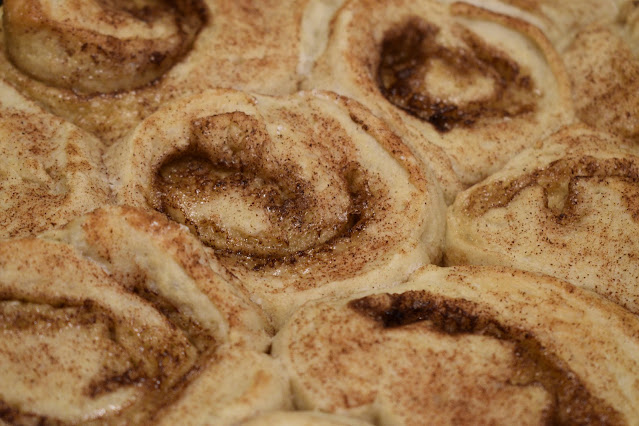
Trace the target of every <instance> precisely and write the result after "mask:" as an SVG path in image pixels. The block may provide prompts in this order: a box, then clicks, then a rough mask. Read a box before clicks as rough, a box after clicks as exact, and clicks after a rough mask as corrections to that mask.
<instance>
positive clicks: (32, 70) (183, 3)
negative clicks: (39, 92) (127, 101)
mask: <svg viewBox="0 0 639 426" xmlns="http://www.w3.org/2000/svg"><path fill="white" fill-rule="evenodd" d="M204 18H205V6H204V3H203V2H202V1H201V0H175V1H163V0H138V1H128V0H89V1H80V0H64V1H52V0H7V1H5V2H4V14H3V27H4V37H5V47H6V53H7V56H8V57H9V59H10V60H11V61H12V62H13V64H14V65H15V66H16V67H18V68H19V69H20V70H21V71H22V72H24V73H26V74H28V75H30V76H32V77H33V78H35V79H37V80H39V81H42V82H45V83H47V84H49V85H52V86H56V87H61V88H65V89H70V90H73V91H75V92H78V93H84V94H90V93H111V92H116V91H120V90H131V89H135V88H137V87H140V86H143V85H145V84H147V83H150V82H151V81H153V80H155V79H157V78H159V77H160V76H162V75H163V74H164V73H165V72H166V71H167V70H168V69H169V68H171V67H172V66H173V65H174V64H175V63H176V62H177V60H178V59H179V58H180V57H181V56H182V55H184V53H185V52H186V50H187V49H188V48H189V47H190V45H191V44H192V43H193V39H194V38H195V35H196V34H197V32H198V31H199V29H200V28H201V27H202V25H203V23H204Z"/></svg>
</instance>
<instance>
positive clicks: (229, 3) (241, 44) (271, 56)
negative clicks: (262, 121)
mask: <svg viewBox="0 0 639 426" xmlns="http://www.w3.org/2000/svg"><path fill="white" fill-rule="evenodd" d="M308 2H309V0H267V1H261V2H256V1H253V0H135V1H129V0H89V1H80V0H64V1H58V2H53V1H51V0H48V1H44V0H28V1H25V2H23V1H22V0H13V1H10V2H5V5H4V6H3V7H1V8H0V14H1V15H2V17H3V27H2V28H1V29H0V78H1V79H3V80H5V81H7V82H9V83H10V84H11V85H13V86H14V87H16V88H18V90H19V91H20V92H21V93H23V94H24V95H25V96H27V97H28V98H31V99H33V100H35V101H37V102H39V103H41V104H42V105H43V106H45V107H46V108H47V109H48V110H50V111H52V112H54V113H55V114H57V115H59V116H61V117H64V118H65V119H67V120H69V121H71V122H72V123H74V124H76V125H77V126H79V127H81V128H82V129H84V130H87V131H88V132H90V133H93V134H94V135H96V136H98V137H99V138H100V139H102V140H103V141H104V142H105V143H106V144H109V145H110V144H112V143H113V142H115V141H116V140H119V139H121V138H123V137H124V136H125V135H127V134H128V133H129V132H130V131H131V130H132V129H133V128H134V127H135V126H136V125H137V124H138V123H139V122H140V121H142V120H143V119H144V118H145V117H147V116H148V115H149V114H151V113H153V112H154V111H155V110H156V109H157V108H158V107H159V106H160V105H162V104H163V103H164V102H167V101H169V100H172V99H176V98H179V97H182V96H185V95H189V94H194V93H199V92H201V91H203V90H206V89H211V88H217V87H231V88H234V89H242V90H253V91H258V92H259V93H266V94H286V93H292V92H294V91H295V90H296V88H297V85H298V81H299V77H298V75H297V72H296V68H297V65H298V61H299V50H300V47H299V46H300V44H301V43H302V41H301V40H300V25H301V24H300V23H301V20H302V16H303V14H304V10H305V8H304V7H305V5H306V3H308ZM3 9H4V10H3ZM12 12H14V13H12ZM15 12H18V13H15ZM40 39H42V40H40ZM34 40H35V41H34ZM16 57H17V58H18V60H16Z"/></svg>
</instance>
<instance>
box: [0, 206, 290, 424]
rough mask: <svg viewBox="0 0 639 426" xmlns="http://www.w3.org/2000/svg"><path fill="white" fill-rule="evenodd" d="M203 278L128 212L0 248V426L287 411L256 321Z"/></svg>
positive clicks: (179, 243)
mask: <svg viewBox="0 0 639 426" xmlns="http://www.w3.org/2000/svg"><path fill="white" fill-rule="evenodd" d="M215 265H216V264H215V263H213V262H212V260H211V259H210V258H209V257H208V256H207V254H206V253H205V252H204V251H203V250H202V247H201V244H200V243H199V242H198V241H197V239H195V238H194V237H192V236H191V235H190V234H189V233H188V232H186V231H185V230H183V229H180V227H179V226H177V225H175V224H172V223H170V222H169V221H167V220H166V219H165V218H163V217H162V215H160V214H157V213H155V214H149V213H144V212H142V211H138V210H135V209H132V208H119V207H111V208H105V209H101V210H96V211H95V212H93V213H91V214H89V215H87V216H84V217H82V218H79V219H78V220H76V221H74V222H72V223H71V224H69V226H68V227H66V228H64V229H63V230H57V231H50V232H48V233H46V234H44V235H43V236H42V237H40V238H28V239H13V240H7V241H4V242H2V243H0V295H1V298H0V300H1V301H0V334H1V335H2V338H1V339H0V347H1V349H0V359H1V362H0V372H1V373H0V420H2V421H6V422H9V423H17V424H29V423H40V424H47V423H57V422H61V423H78V422H83V423H87V424H143V423H144V424H147V423H148V424H177V423H181V424H185V422H186V423H190V424H204V423H209V424H231V423H236V422H238V421H241V420H243V419H246V418H249V417H252V416H254V415H256V414H257V413H259V412H261V411H264V410H273V409H286V408H289V402H288V399H289V396H288V387H287V383H286V382H285V381H284V379H283V376H282V372H281V371H280V369H279V368H278V367H277V366H276V365H275V364H274V363H273V361H272V360H271V359H270V358H269V357H268V356H267V355H265V354H264V353H262V352H263V351H265V350H266V348H267V346H268V344H269V342H270V338H269V336H268V332H267V329H268V326H267V324H266V323H265V320H264V317H263V315H262V314H261V313H260V312H259V310H258V309H257V308H256V307H255V306H254V305H253V304H251V303H250V302H249V301H248V299H247V298H246V297H245V295H244V293H243V292H242V291H240V290H238V289H236V288H235V287H233V286H232V285H230V284H229V282H228V281H226V279H225V278H224V277H223V276H222V275H219V274H218V273H216V272H215V270H216V269H217V270H219V271H220V272H222V269H221V268H219V267H216V266H215ZM52 389H55V391H54V392H52Z"/></svg>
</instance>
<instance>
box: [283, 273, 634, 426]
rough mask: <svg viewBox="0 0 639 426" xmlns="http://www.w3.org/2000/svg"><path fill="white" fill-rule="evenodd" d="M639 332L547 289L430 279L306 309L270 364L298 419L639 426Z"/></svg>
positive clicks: (599, 306)
mask: <svg viewBox="0 0 639 426" xmlns="http://www.w3.org/2000/svg"><path fill="white" fill-rule="evenodd" d="M638 336H639V319H638V318H637V316H636V315H633V314H631V313H629V312H627V311H626V310H624V309H622V308H620V307H619V306H617V305H615V304H613V303H610V302H609V301H607V300H605V299H603V298H601V297H599V296H598V295H596V294H594V293H592V292H589V291H586V290H582V289H579V288H576V287H574V286H572V285H571V284H568V283H565V282H562V281H559V280H556V279H554V278H550V277H544V276H538V275H535V274H531V273H526V272H522V271H517V270H514V269H508V268H498V267H472V266H471V267H455V268H438V267H434V266H430V267H426V268H424V269H422V270H420V271H418V272H416V273H415V274H414V275H413V276H412V277H411V278H410V279H409V280H408V281H407V282H406V283H404V284H402V285H401V286H397V287H394V288H391V289H377V290H371V291H367V292H363V293H360V294H358V295H354V296H351V297H349V298H346V299H342V300H320V301H316V302H311V303H308V304H307V305H305V306H303V307H302V308H301V309H300V310H298V311H297V312H296V313H295V314H294V315H293V316H292V317H291V319H290V320H289V321H288V322H287V324H286V325H285V327H284V328H282V329H281V330H280V332H279V333H278V334H277V335H276V337H275V341H274V344H273V354H274V356H275V357H276V358H277V359H280V360H281V361H282V362H283V363H284V366H285V368H286V370H287V371H288V373H289V374H290V376H291V381H292V382H291V383H292V389H293V394H294V400H295V404H296V406H297V407H299V408H301V409H307V410H322V411H326V412H332V413H339V414H342V415H349V416H353V417H357V418H362V419H365V420H369V421H375V424H378V425H421V424H424V421H425V419H426V420H427V422H428V423H429V424H509V423H511V422H512V421H513V419H517V421H516V422H517V423H518V424H545V423H548V422H558V423H562V422H576V423H579V422H581V421H583V422H585V423H589V422H598V421H602V422H604V423H606V422H607V423H610V424H636V423H637V419H638V418H639V411H638V407H637V404H636V401H637V398H639V382H638V381H637V379H636V378H637V375H638V374H639V361H638V360H637V357H636V354H637V350H639V339H638Z"/></svg>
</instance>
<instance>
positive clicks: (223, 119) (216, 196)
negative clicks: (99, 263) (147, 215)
mask: <svg viewBox="0 0 639 426" xmlns="http://www.w3.org/2000/svg"><path fill="white" fill-rule="evenodd" d="M154 188H155V198H154V201H153V206H154V207H155V208H156V209H157V210H159V211H161V212H163V213H165V214H167V215H168V216H170V217H171V218H172V219H174V220H176V221H177V222H180V223H183V224H185V225H187V226H189V227H190V228H191V230H192V231H193V232H194V233H195V234H196V235H198V236H199V238H200V239H201V240H202V241H203V242H204V243H205V244H207V245H209V246H211V247H213V248H214V249H216V250H217V251H219V252H222V253H227V254H240V255H245V256H250V257H255V258H263V259H277V260H282V259H284V258H286V257H287V256H291V255H295V254H299V253H301V252H306V251H309V250H319V249H322V248H323V247H328V246H330V244H331V242H334V241H336V240H337V239H339V238H340V237H343V236H350V235H351V234H353V233H354V232H356V231H357V230H358V229H361V228H363V227H364V226H365V223H366V220H367V216H368V214H369V213H367V211H366V206H367V202H368V200H369V198H370V193H369V190H368V186H367V177H366V175H365V174H364V172H362V171H360V170H359V169H358V167H357V164H356V163H352V162H345V163H343V164H317V163H312V162H308V161H307V159H305V158H304V152H301V153H297V152H293V151H292V150H289V149H287V148H286V147H285V146H283V145H279V144H277V143H276V141H273V140H272V139H271V138H270V136H269V135H268V133H267V132H266V129H265V128H264V125H263V124H261V123H260V122H259V121H258V120H256V119H255V118H253V117H251V116H248V115H246V114H244V113H242V112H233V113H226V114H220V115H215V116H209V117H205V118H200V119H197V120H195V121H193V122H192V135H191V141H190V144H189V145H188V147H187V148H186V149H184V150H181V151H179V152H175V153H172V154H171V155H169V156H167V157H166V158H165V159H164V161H163V162H162V163H161V165H160V166H159V167H158V169H157V174H156V177H155V181H154Z"/></svg>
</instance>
